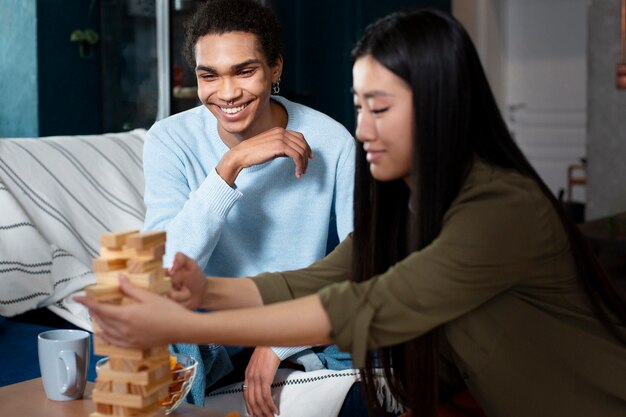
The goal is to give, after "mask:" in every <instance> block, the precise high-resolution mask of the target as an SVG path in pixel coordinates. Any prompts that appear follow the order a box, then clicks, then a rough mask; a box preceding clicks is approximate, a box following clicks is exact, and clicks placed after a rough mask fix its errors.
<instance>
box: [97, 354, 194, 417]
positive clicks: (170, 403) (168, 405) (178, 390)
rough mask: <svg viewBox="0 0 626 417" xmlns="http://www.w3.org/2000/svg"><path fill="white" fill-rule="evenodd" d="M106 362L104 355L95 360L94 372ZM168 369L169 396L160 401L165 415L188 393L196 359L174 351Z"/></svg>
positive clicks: (107, 360) (107, 359)
mask: <svg viewBox="0 0 626 417" xmlns="http://www.w3.org/2000/svg"><path fill="white" fill-rule="evenodd" d="M108 362H109V358H108V357H104V358H102V359H100V360H99V361H98V362H96V373H97V372H98V369H100V367H102V366H104V365H106V364H107V363H108ZM170 369H171V372H172V382H171V383H170V387H169V396H168V397H167V398H166V399H165V400H162V401H161V405H162V406H163V408H164V409H165V415H168V414H170V413H171V412H172V411H174V410H175V409H176V408H177V407H178V406H179V405H180V404H181V403H182V402H183V400H184V399H185V397H186V396H187V394H189V391H190V390H191V385H192V384H193V380H194V379H195V377H196V372H197V370H198V361H196V360H195V359H194V358H192V357H191V356H188V355H185V354H182V353H175V354H172V356H170Z"/></svg>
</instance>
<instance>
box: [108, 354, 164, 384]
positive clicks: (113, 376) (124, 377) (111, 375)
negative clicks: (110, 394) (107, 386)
mask: <svg viewBox="0 0 626 417" xmlns="http://www.w3.org/2000/svg"><path fill="white" fill-rule="evenodd" d="M111 359H112V358H109V361H111ZM171 378H172V376H171V372H170V367H169V361H168V362H163V361H162V362H161V363H160V364H156V365H153V366H152V368H150V369H144V370H141V371H135V370H129V371H119V370H115V369H113V366H112V364H110V363H108V364H106V365H105V366H103V367H101V368H100V369H99V370H98V380H99V381H102V382H111V383H113V384H116V383H120V382H124V383H128V384H131V385H132V386H142V387H153V386H155V384H159V383H160V382H162V381H164V380H166V379H167V381H168V382H169V381H171ZM101 391H106V390H104V389H102V390H101Z"/></svg>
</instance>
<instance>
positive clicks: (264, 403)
mask: <svg viewBox="0 0 626 417" xmlns="http://www.w3.org/2000/svg"><path fill="white" fill-rule="evenodd" d="M279 364H280V359H279V358H278V356H276V354H275V353H274V351H273V350H272V348H269V347H264V346H260V347H257V348H256V349H254V352H253V353H252V356H251V357H250V362H249V363H248V367H247V368H246V379H245V384H246V387H247V389H246V390H245V391H244V393H243V397H244V400H245V401H246V408H247V409H248V415H250V416H254V417H273V416H274V415H275V414H278V408H277V407H276V404H274V400H273V399H272V388H271V385H272V382H273V381H274V375H276V370H277V369H278V365H279Z"/></svg>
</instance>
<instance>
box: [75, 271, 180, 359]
mask: <svg viewBox="0 0 626 417" xmlns="http://www.w3.org/2000/svg"><path fill="white" fill-rule="evenodd" d="M120 289H121V290H122V292H123V293H124V295H125V296H126V297H128V298H130V299H132V300H133V301H134V302H133V303H129V304H122V305H114V304H109V303H103V302H98V301H95V300H93V299H91V298H89V297H84V296H76V297H74V299H75V300H76V301H77V302H79V303H81V304H83V305H85V306H86V307H87V308H88V309H89V314H90V315H91V317H92V319H93V320H95V322H96V323H97V324H98V326H99V327H100V331H99V332H97V334H98V335H99V336H101V337H102V339H104V341H105V342H107V343H111V344H113V345H116V346H120V347H126V348H142V349H143V348H149V347H155V346H164V345H167V344H170V343H174V342H178V341H181V340H182V339H184V335H185V330H184V329H185V326H184V323H185V321H186V319H188V318H190V317H191V314H192V313H191V312H189V311H188V310H186V309H185V308H183V307H182V306H180V305H179V304H177V303H175V302H172V301H171V300H169V299H167V298H166V297H163V296H160V295H158V294H155V293H153V292H151V291H148V290H145V289H142V288H138V287H135V286H133V285H132V284H131V283H130V282H129V281H128V278H126V277H124V276H120Z"/></svg>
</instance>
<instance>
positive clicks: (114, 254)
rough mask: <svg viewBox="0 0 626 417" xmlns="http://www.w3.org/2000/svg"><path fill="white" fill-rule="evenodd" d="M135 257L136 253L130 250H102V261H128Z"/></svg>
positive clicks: (103, 248)
mask: <svg viewBox="0 0 626 417" xmlns="http://www.w3.org/2000/svg"><path fill="white" fill-rule="evenodd" d="M133 256H135V251H134V250H130V249H125V248H122V249H109V248H105V247H102V248H100V256H99V258H100V259H128V258H130V257H133Z"/></svg>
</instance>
